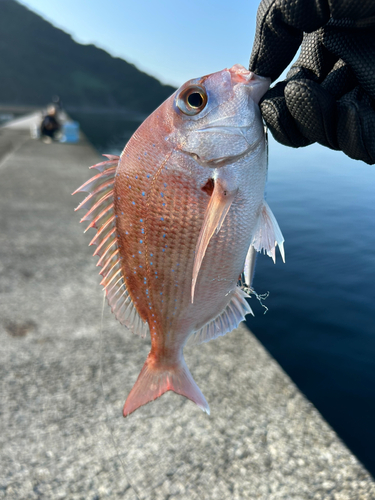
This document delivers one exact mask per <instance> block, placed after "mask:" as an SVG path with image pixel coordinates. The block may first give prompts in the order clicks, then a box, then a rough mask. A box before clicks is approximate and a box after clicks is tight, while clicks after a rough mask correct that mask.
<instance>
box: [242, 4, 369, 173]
mask: <svg viewBox="0 0 375 500" xmlns="http://www.w3.org/2000/svg"><path fill="white" fill-rule="evenodd" d="M301 44H302V45H301ZM300 45H301V53H300V56H299V58H298V60H297V62H296V63H295V64H294V65H293V66H292V68H291V69H290V71H289V73H288V74H287V78H286V80H285V81H282V82H279V83H277V84H276V85H275V86H274V87H273V88H271V89H270V90H269V91H268V92H267V93H266V94H265V96H264V98H263V100H262V101H261V104H260V108H261V111H262V115H263V118H264V120H265V122H266V123H267V125H268V127H269V129H270V130H271V132H272V134H273V136H274V137H275V139H276V140H277V141H279V142H281V143H282V144H285V145H286V146H292V147H296V148H298V147H301V146H307V145H308V144H312V143H313V142H319V143H320V144H323V145H324V146H327V147H329V148H331V149H338V150H342V151H344V153H345V154H347V155H348V156H350V157H351V158H354V159H357V160H363V161H365V162H366V163H369V164H373V163H375V1H373V0H361V1H358V0H262V2H261V3H260V6H259V8H258V14H257V26H256V35H255V42H254V47H253V51H252V54H251V59H250V70H251V71H254V73H257V74H258V75H261V76H268V77H270V78H271V79H272V80H275V79H276V78H277V77H278V76H279V75H280V74H281V73H282V71H283V70H284V69H285V68H286V67H287V66H288V64H289V63H290V61H291V60H292V59H293V57H294V55H295V53H296V51H297V49H298V47H299V46H300Z"/></svg>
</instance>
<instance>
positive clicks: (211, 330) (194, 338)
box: [186, 287, 254, 345]
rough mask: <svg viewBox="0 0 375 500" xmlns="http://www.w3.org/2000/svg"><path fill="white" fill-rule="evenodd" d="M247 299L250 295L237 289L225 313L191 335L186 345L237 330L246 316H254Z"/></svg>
mask: <svg viewBox="0 0 375 500" xmlns="http://www.w3.org/2000/svg"><path fill="white" fill-rule="evenodd" d="M246 298H249V295H247V293H245V292H244V291H243V290H241V288H239V287H236V291H235V292H234V295H233V297H232V298H231V300H230V302H229V304H228V305H227V306H226V308H225V309H224V311H222V312H221V313H220V314H219V316H216V318H214V319H213V320H212V321H210V322H209V323H207V324H206V325H204V326H203V327H202V328H201V329H200V330H198V331H197V332H195V333H193V334H192V335H190V337H189V339H188V341H187V342H186V345H196V344H202V343H203V342H208V341H209V340H212V339H216V338H217V337H221V336H222V335H225V334H226V333H229V332H231V331H232V330H234V329H235V328H237V327H238V325H239V324H240V323H241V321H244V320H245V316H246V314H252V315H253V316H254V314H253V311H252V310H251V307H250V306H249V304H248V303H247V302H246Z"/></svg>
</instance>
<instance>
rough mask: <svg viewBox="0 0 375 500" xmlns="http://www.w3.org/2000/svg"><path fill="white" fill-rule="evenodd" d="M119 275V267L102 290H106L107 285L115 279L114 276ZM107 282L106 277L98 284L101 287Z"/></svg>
mask: <svg viewBox="0 0 375 500" xmlns="http://www.w3.org/2000/svg"><path fill="white" fill-rule="evenodd" d="M119 273H121V267H120V268H119V269H117V271H116V272H115V273H114V275H113V276H112V277H111V278H110V280H109V281H108V283H106V284H105V286H104V288H105V289H107V288H108V287H109V285H110V284H111V283H112V281H113V280H114V279H115V278H116V276H118V275H119ZM106 280H107V277H105V278H104V279H102V282H101V283H100V284H101V285H103V284H104V283H105V282H106Z"/></svg>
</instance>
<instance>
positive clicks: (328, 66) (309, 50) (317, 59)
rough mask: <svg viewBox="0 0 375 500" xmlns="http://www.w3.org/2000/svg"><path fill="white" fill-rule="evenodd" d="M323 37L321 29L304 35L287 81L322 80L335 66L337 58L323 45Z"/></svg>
mask: <svg viewBox="0 0 375 500" xmlns="http://www.w3.org/2000/svg"><path fill="white" fill-rule="evenodd" d="M323 35H324V30H323V28H321V29H319V30H317V31H314V33H305V34H304V36H303V42H302V45H301V52H300V55H299V57H298V59H297V61H296V62H295V63H294V64H293V66H292V67H291V69H290V70H289V72H288V74H287V80H302V79H308V80H313V81H316V82H322V81H323V80H324V78H325V77H326V76H327V75H328V73H329V72H330V71H331V70H332V68H333V67H334V65H335V64H336V62H337V60H338V56H337V55H335V54H332V53H331V52H329V51H328V50H327V49H326V47H325V46H324V45H323Z"/></svg>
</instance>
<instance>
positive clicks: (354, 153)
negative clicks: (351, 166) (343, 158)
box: [337, 87, 375, 165]
mask: <svg viewBox="0 0 375 500" xmlns="http://www.w3.org/2000/svg"><path fill="white" fill-rule="evenodd" d="M337 112H338V121H337V139H338V145H339V148H340V149H342V150H343V151H344V153H345V154H347V155H348V156H350V158H354V159H355V160H362V161H364V162H365V163H368V164H369V165H373V164H374V163H375V141H374V130H375V111H374V109H373V107H372V105H371V99H370V98H369V97H368V95H366V94H365V93H364V91H363V90H362V89H361V88H360V87H357V88H356V89H354V90H353V91H351V92H350V93H348V94H346V95H345V96H344V97H343V98H342V99H340V100H339V101H338V103H337Z"/></svg>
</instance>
